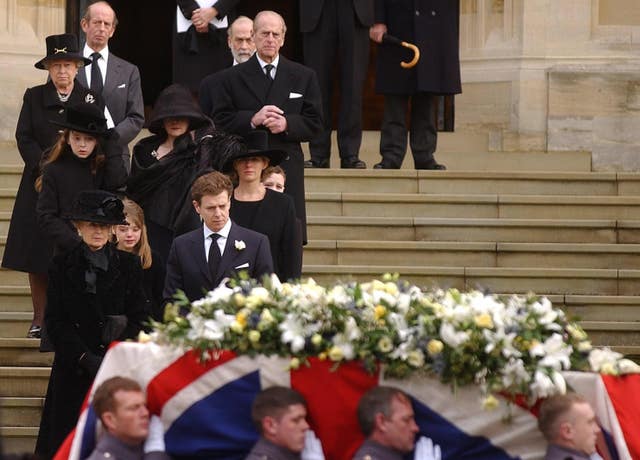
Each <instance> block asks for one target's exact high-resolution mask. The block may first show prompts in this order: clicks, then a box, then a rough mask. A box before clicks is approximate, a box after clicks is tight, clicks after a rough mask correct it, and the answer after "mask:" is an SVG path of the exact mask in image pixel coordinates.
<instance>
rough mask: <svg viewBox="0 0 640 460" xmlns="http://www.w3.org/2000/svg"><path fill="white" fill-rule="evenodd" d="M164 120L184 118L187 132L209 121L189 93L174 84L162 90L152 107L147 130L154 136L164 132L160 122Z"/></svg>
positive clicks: (184, 88)
mask: <svg viewBox="0 0 640 460" xmlns="http://www.w3.org/2000/svg"><path fill="white" fill-rule="evenodd" d="M166 118H186V119H188V120H189V131H193V130H194V129H198V128H201V127H203V126H206V125H207V124H208V123H209V119H208V118H207V117H206V116H205V115H204V114H203V113H202V111H201V110H200V107H198V104H196V101H195V100H194V99H193V96H192V95H191V92H190V91H189V90H188V89H187V88H186V87H185V86H183V85H180V84H178V83H175V84H173V85H171V86H167V87H166V88H165V89H163V90H162V92H161V93H160V95H159V96H158V99H156V103H155V105H154V106H153V117H152V118H151V121H150V122H149V126H148V129H149V131H151V132H152V133H154V134H160V133H162V132H164V126H163V125H162V121H163V120H164V119H166Z"/></svg>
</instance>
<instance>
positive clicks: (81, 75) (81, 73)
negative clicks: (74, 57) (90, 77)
mask: <svg viewBox="0 0 640 460" xmlns="http://www.w3.org/2000/svg"><path fill="white" fill-rule="evenodd" d="M76 80H77V81H79V82H80V84H81V85H82V86H84V87H85V88H88V87H89V84H88V83H87V69H86V68H85V67H80V69H78V74H77V75H76Z"/></svg>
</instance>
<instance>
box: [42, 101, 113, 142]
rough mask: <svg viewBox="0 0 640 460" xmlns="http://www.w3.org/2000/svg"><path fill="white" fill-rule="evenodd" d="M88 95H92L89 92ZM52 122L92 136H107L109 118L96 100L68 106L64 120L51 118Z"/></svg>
mask: <svg viewBox="0 0 640 460" xmlns="http://www.w3.org/2000/svg"><path fill="white" fill-rule="evenodd" d="M87 96H90V94H88V95H87ZM49 121H50V122H51V123H52V124H54V125H56V126H60V127H61V128H67V129H72V130H74V131H78V132H81V133H86V134H91V135H92V136H105V135H106V134H107V132H108V130H107V120H106V119H105V118H104V113H103V112H102V110H100V107H98V104H95V103H94V102H82V103H80V104H78V105H75V106H72V107H67V109H66V110H65V111H64V119H63V120H62V121H56V120H49Z"/></svg>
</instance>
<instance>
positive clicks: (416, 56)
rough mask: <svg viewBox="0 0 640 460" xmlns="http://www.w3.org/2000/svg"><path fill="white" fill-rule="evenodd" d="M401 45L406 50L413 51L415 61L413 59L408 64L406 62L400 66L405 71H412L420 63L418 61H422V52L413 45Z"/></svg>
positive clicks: (404, 43) (403, 43) (406, 43)
mask: <svg viewBox="0 0 640 460" xmlns="http://www.w3.org/2000/svg"><path fill="white" fill-rule="evenodd" d="M400 44H401V45H402V46H404V47H405V48H409V49H410V50H411V51H413V59H411V60H410V61H408V62H405V61H402V62H400V66H401V67H402V68H403V69H410V68H411V67H414V66H415V65H416V64H417V63H418V60H419V59H420V50H419V49H418V47H417V46H416V45H414V44H413V43H408V42H402V43H400Z"/></svg>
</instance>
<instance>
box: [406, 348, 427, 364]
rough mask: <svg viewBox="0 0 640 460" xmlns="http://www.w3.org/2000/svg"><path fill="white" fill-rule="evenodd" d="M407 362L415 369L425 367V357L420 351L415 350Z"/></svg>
mask: <svg viewBox="0 0 640 460" xmlns="http://www.w3.org/2000/svg"><path fill="white" fill-rule="evenodd" d="M407 362H408V363H409V365H410V366H413V367H422V366H423V365H424V355H423V354H422V352H421V351H420V350H413V351H410V352H409V355H408V356H407Z"/></svg>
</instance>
